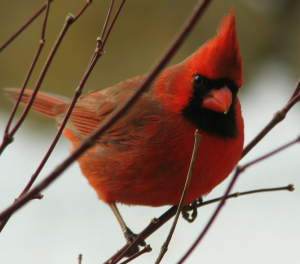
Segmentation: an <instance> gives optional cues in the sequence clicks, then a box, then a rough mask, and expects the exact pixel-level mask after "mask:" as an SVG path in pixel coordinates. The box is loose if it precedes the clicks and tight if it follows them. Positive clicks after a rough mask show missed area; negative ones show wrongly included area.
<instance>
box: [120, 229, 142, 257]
mask: <svg viewBox="0 0 300 264" xmlns="http://www.w3.org/2000/svg"><path fill="white" fill-rule="evenodd" d="M123 233H124V236H125V239H126V241H127V244H128V245H130V244H131V243H132V242H133V241H134V240H135V239H136V237H137V236H138V235H137V234H134V233H133V232H132V231H131V230H130V229H129V228H128V227H126V229H124V230H123ZM139 246H142V247H145V246H146V242H145V240H143V239H140V240H139V241H138V243H137V244H136V245H134V246H133V247H131V248H130V250H129V251H128V252H127V254H126V257H131V256H132V255H134V254H135V253H137V252H139V251H140V248H139Z"/></svg>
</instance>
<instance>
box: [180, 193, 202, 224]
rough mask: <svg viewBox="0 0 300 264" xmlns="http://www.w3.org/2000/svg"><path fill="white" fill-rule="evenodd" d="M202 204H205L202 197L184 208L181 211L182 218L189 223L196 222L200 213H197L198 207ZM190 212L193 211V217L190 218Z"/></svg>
mask: <svg viewBox="0 0 300 264" xmlns="http://www.w3.org/2000/svg"><path fill="white" fill-rule="evenodd" d="M202 202H203V199H202V197H200V198H198V199H197V200H196V201H194V202H193V203H191V204H188V205H186V206H184V207H183V208H182V211H181V214H182V217H183V218H184V219H185V220H186V221H188V222H189V223H192V222H194V221H195V219H196V218H197V215H198V211H197V209H198V206H199V205H200V204H202ZM189 211H193V212H192V214H191V216H190V213H189Z"/></svg>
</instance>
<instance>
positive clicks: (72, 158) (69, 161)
mask: <svg viewBox="0 0 300 264" xmlns="http://www.w3.org/2000/svg"><path fill="white" fill-rule="evenodd" d="M200 2H201V1H200ZM210 2H211V0H204V1H203V3H202V4H198V6H197V8H196V9H195V11H194V12H193V14H192V15H191V16H190V18H189V19H188V21H187V23H185V25H184V27H183V29H182V30H181V31H180V33H179V35H178V37H177V38H176V39H175V41H174V42H173V43H172V45H171V46H170V48H169V49H168V50H167V52H166V54H165V55H164V56H163V57H162V59H161V60H160V61H159V62H158V63H157V64H156V65H155V67H154V68H153V70H152V71H151V73H150V74H149V76H148V78H147V79H146V80H145V82H144V83H143V84H142V86H141V87H140V88H139V89H138V90H137V91H136V92H135V93H134V94H133V95H132V96H131V97H130V98H129V99H128V100H127V101H126V102H125V103H124V104H123V105H121V106H120V107H119V108H118V110H116V111H114V112H113V113H112V114H110V116H109V118H107V119H106V120H105V121H104V122H103V123H101V125H100V126H99V127H98V129H97V130H96V131H95V132H94V133H92V134H91V135H90V136H89V137H87V138H86V139H85V140H84V141H83V142H82V144H81V145H80V146H79V147H78V148H76V149H75V150H74V151H73V153H72V154H71V155H70V156H69V157H68V158H67V159H65V160H64V161H63V162H62V163H61V164H60V165H59V166H57V167H56V168H55V170H54V171H52V173H50V174H49V175H48V176H47V177H46V178H45V179H44V180H43V181H42V182H41V183H39V184H37V185H36V186H35V187H34V188H33V189H32V190H31V191H30V192H28V194H27V195H25V196H24V197H23V198H22V199H20V200H19V201H18V202H17V203H15V204H13V205H11V206H10V207H8V208H7V209H5V210H4V211H3V212H2V213H1V214H0V220H3V219H4V218H6V217H7V216H9V215H11V214H12V213H14V212H15V211H17V210H18V209H19V208H21V207H22V206H24V205H25V204H26V203H28V201H29V200H30V199H31V198H32V197H33V196H34V195H36V193H39V192H41V191H42V190H44V189H45V188H46V187H48V186H49V185H50V184H51V183H52V182H53V181H54V180H56V179H57V178H58V177H59V176H60V175H61V173H62V172H63V171H65V170H66V169H67V168H68V167H69V166H70V165H71V164H72V163H73V162H74V161H75V160H76V159H77V158H78V157H79V156H80V155H81V154H82V153H83V152H84V151H85V150H87V149H88V148H89V147H91V146H92V145H93V144H94V142H95V140H96V139H97V138H98V137H99V136H100V135H101V134H102V133H103V132H104V131H105V130H106V129H108V128H109V127H110V126H111V125H112V124H113V123H115V122H116V121H117V120H118V118H120V116H121V115H122V113H124V112H125V111H126V110H127V109H128V108H129V107H130V106H131V105H132V104H133V103H134V102H135V100H137V99H138V97H139V96H140V95H141V94H142V92H143V91H144V90H145V89H146V88H147V87H148V86H149V84H150V83H151V82H152V81H153V79H154V78H155V77H156V75H157V74H158V73H159V72H160V71H161V70H162V69H163V67H164V66H165V65H166V64H167V62H168V61H169V60H170V59H171V57H172V56H173V55H174V54H175V52H176V51H177V50H178V48H179V47H180V45H181V44H182V42H183V40H184V39H185V38H186V37H187V35H188V34H189V33H190V31H191V29H192V28H193V27H194V25H195V24H196V22H197V20H198V19H199V17H200V16H201V15H202V14H203V12H204V10H205V9H206V7H207V5H208V4H209V3H210Z"/></svg>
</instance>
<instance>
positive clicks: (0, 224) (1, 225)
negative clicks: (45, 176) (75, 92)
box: [0, 0, 90, 232]
mask: <svg viewBox="0 0 300 264" xmlns="http://www.w3.org/2000/svg"><path fill="white" fill-rule="evenodd" d="M48 1H49V0H48ZM89 5H90V1H88V2H87V3H86V4H85V5H84V7H83V8H82V9H81V11H80V12H79V13H78V14H77V15H76V16H75V17H73V16H72V15H69V16H68V17H67V19H66V21H65V24H64V26H63V29H62V31H61V33H60V35H59V37H58V39H57V41H56V44H55V45H54V47H53V49H52V51H51V52H50V55H49V57H48V59H47V62H46V63H45V66H44V68H43V70H42V72H41V75H40V77H39V79H38V82H37V84H36V86H35V88H34V91H33V95H32V96H31V98H30V100H29V102H28V104H27V106H26V108H25V110H24V112H23V114H22V116H21V117H20V119H19V121H18V123H17V124H16V125H15V127H14V128H13V130H12V131H11V132H10V133H8V131H5V136H4V140H3V142H2V145H1V146H0V154H1V152H2V151H3V150H4V149H5V148H6V146H7V145H8V144H9V143H11V142H12V139H13V135H14V133H15V132H16V131H17V129H18V128H19V126H20V125H21V124H22V122H23V120H24V119H25V117H26V116H27V113H28V111H29V109H30V107H31V105H32V103H33V101H34V98H35V96H36V94H37V92H38V89H39V87H40V85H41V82H42V80H43V78H44V76H45V74H46V72H47V69H48V68H49V66H50V63H51V60H52V58H53V57H54V55H55V52H56V50H57V49H58V46H59V44H60V43H61V41H62V39H63V37H64V35H65V33H66V31H67V29H68V28H69V26H70V25H71V24H72V23H73V22H74V21H75V18H76V19H78V18H79V16H80V15H81V14H82V13H83V12H84V10H86V8H87V7H88V6H89ZM47 10H48V9H47ZM46 14H47V13H46ZM46 16H47V15H46ZM46 16H45V19H44V23H43V29H42V39H43V37H44V34H45V30H44V28H45V25H46ZM40 47H41V46H40ZM34 64H35V61H34V62H33V64H32V65H34ZM30 74H31V73H30ZM27 77H28V78H29V76H28V75H27ZM27 77H26V79H27ZM24 89H25V85H23V87H22V90H21V93H20V95H19V97H18V101H17V103H19V102H20V100H21V96H22V94H23V91H24ZM75 102H76V101H75ZM75 102H74V104H75ZM17 103H16V105H15V109H16V108H17ZM15 109H14V110H15ZM67 114H68V113H67ZM69 114H70V113H69ZM11 119H12V115H11V118H10V121H11ZM64 121H65V120H64ZM65 124H66V121H65V122H63V125H61V126H60V128H59V131H58V132H57V134H56V135H55V138H54V139H53V141H52V143H51V145H50V147H49V149H48V151H47V153H46V155H45V156H44V158H43V160H42V161H41V163H40V165H39V166H38V168H37V169H36V171H35V172H34V174H33V175H32V176H31V178H30V180H29V182H28V183H27V185H26V186H25V188H24V190H23V191H22V193H21V194H20V195H19V197H18V200H20V198H22V197H23V196H24V195H26V194H27V193H28V191H29V190H30V188H31V186H32V185H33V183H34V182H35V180H36V179H37V177H38V175H39V173H40V172H41V170H42V169H43V167H44V165H45V164H46V162H47V160H48V158H49V157H50V155H51V153H52V151H53V149H54V148H55V146H56V144H57V142H58V140H59V138H60V135H61V133H62V130H63V128H64V125H65ZM8 127H9V125H8ZM8 127H7V129H8ZM10 216H11V215H8V216H7V217H6V219H3V220H2V221H1V220H0V221H1V222H0V232H1V231H2V230H3V228H4V226H5V225H6V223H7V221H8V220H9V218H10Z"/></svg>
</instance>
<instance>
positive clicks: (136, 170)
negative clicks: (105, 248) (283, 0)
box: [9, 9, 244, 210]
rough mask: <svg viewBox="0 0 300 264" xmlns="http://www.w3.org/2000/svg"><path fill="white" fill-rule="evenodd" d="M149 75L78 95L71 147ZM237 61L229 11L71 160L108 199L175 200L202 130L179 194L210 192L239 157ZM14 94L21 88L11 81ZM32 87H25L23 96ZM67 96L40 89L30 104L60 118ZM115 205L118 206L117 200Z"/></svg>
mask: <svg viewBox="0 0 300 264" xmlns="http://www.w3.org/2000/svg"><path fill="white" fill-rule="evenodd" d="M146 77H147V75H141V76H138V77H135V78H133V79H129V80H126V81H123V82H121V83H119V84H117V85H115V86H112V87H108V88H106V89H97V90H94V91H91V92H89V93H87V94H85V95H83V96H81V97H80V98H79V100H78V102H77V104H76V105H75V107H74V110H73V112H72V114H71V116H70V119H69V121H68V123H67V125H66V128H65V129H64V132H63V133H64V136H65V137H66V139H67V140H69V141H70V142H71V143H72V148H73V149H75V148H76V147H77V146H78V145H79V144H80V143H81V141H82V140H83V139H84V138H85V137H86V136H87V135H89V134H90V133H91V132H93V131H94V130H95V129H96V128H97V126H98V125H99V124H100V123H101V122H102V120H104V119H105V118H106V117H107V116H108V115H109V114H110V113H111V112H113V111H114V110H115V109H116V108H117V107H118V106H119V105H120V104H122V103H123V102H124V101H125V100H126V99H127V98H128V97H129V96H130V95H131V94H132V93H134V92H135V91H136V89H137V88H138V87H140V85H141V84H142V83H143V81H144V80H145V78H146ZM242 81H243V79H242V65H241V56H240V53H239V46H238V42H237V37H236V26H235V18H234V11H233V9H231V12H230V14H229V15H228V16H225V17H224V18H223V20H222V21H221V23H220V25H219V27H218V29H217V35H216V36H215V37H214V38H212V39H211V40H209V41H208V42H206V43H205V44H204V45H203V46H202V47H200V49H199V50H198V51H196V52H195V53H194V54H192V55H191V56H190V57H189V58H187V59H186V60H184V61H183V62H181V63H179V64H177V65H174V66H172V67H169V68H167V69H165V70H163V71H162V72H161V73H160V74H159V75H158V76H157V78H156V79H155V80H154V81H153V83H152V84H151V86H149V87H148V89H147V90H146V91H145V92H144V93H143V94H142V95H141V97H140V99H139V100H138V101H137V102H136V103H135V104H134V106H133V107H132V108H130V109H129V110H128V111H127V112H126V113H124V114H123V116H122V118H121V119H120V120H119V121H117V123H115V124H114V125H113V126H112V127H110V128H109V129H108V130H107V131H106V132H105V133H104V134H103V135H102V136H101V137H100V138H99V139H98V140H97V143H96V144H95V145H94V146H93V147H91V148H90V149H89V150H87V151H86V152H85V153H84V154H83V155H82V156H81V157H80V158H79V159H78V160H77V161H78V163H79V165H80V168H81V171H82V174H83V175H84V176H85V177H86V178H87V180H88V182H89V183H90V185H91V186H92V187H93V188H94V189H95V191H96V192H97V194H98V197H99V199H101V200H102V201H104V202H105V203H107V204H109V205H111V207H112V208H113V209H114V208H115V206H114V204H115V203H122V204H128V205H148V206H162V205H174V204H178V203H179V201H180V197H181V194H182V191H183V187H184V183H185V180H186V176H187V172H188V168H189V164H190V159H191V155H192V151H193V145H194V133H195V129H198V131H199V133H200V134H201V136H202V139H201V141H200V145H199V149H198V153H197V157H196V160H195V164H194V168H193V176H192V179H191V182H190V186H189V189H188V192H187V196H186V199H185V204H189V203H191V202H193V201H194V200H196V199H197V198H199V197H201V196H203V195H205V194H207V193H209V192H210V191H211V190H212V189H213V188H214V187H215V186H217V185H218V184H219V183H221V182H222V181H223V180H224V179H225V178H226V177H227V176H228V175H229V173H230V172H231V171H232V169H233V168H234V167H235V165H236V164H237V162H238V161H239V159H240V156H241V152H242V148H243V142H244V125H243V118H242V115H241V107H240V102H239V99H238V96H237V92H238V90H239V87H240V86H241V85H242ZM9 91H10V92H12V93H11V94H10V96H11V97H12V98H16V97H17V95H18V93H19V89H9ZM31 93H32V92H31V91H28V90H27V91H25V94H24V96H23V98H22V102H23V103H26V102H27V101H28V100H29V98H30V96H31ZM69 103H70V100H67V99H65V98H62V97H60V96H55V95H50V94H46V93H38V94H37V97H36V99H35V101H34V104H33V107H32V109H33V110H35V111H36V112H39V113H41V114H43V115H46V116H49V117H52V118H55V119H56V121H57V123H58V126H59V125H60V123H61V122H62V120H63V118H64V116H65V113H66V111H67V109H68V107H69ZM115 210H116V208H115Z"/></svg>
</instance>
